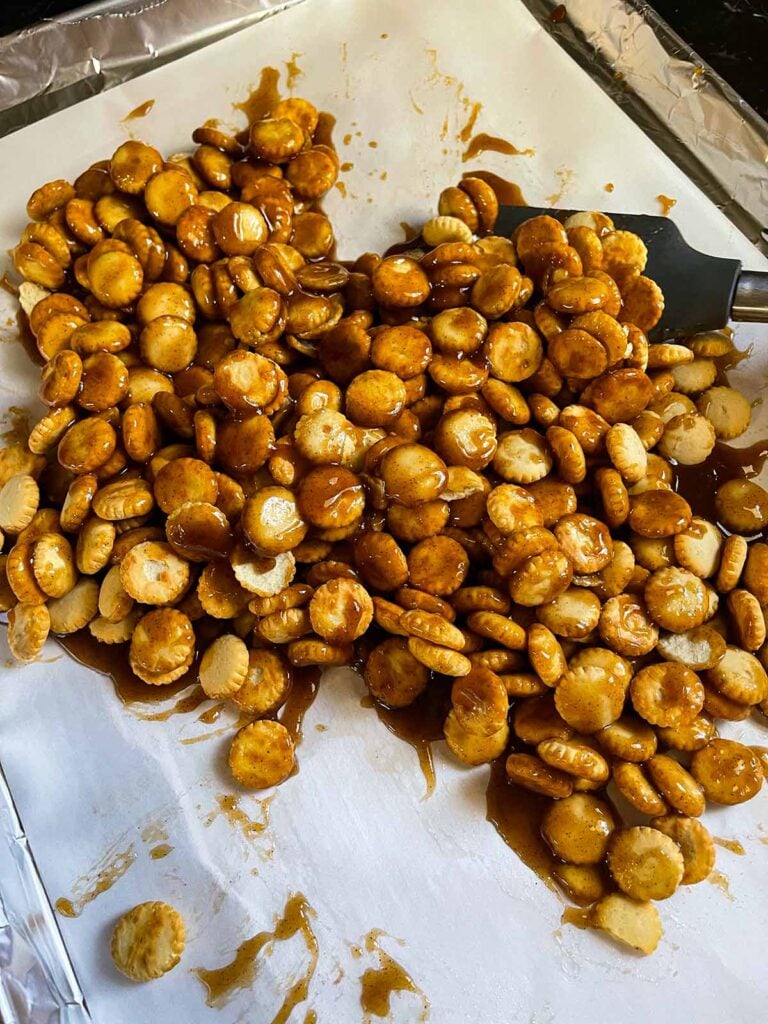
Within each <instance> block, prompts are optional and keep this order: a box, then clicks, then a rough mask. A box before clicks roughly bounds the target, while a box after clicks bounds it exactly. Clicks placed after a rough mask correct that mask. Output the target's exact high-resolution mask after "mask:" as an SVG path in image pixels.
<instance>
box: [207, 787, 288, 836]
mask: <svg viewBox="0 0 768 1024" xmlns="http://www.w3.org/2000/svg"><path fill="white" fill-rule="evenodd" d="M273 800H274V795H273V796H268V797H264V799H262V800H256V801H255V802H256V803H257V804H258V805H259V813H260V817H259V818H256V819H254V818H249V817H248V815H247V814H246V813H245V811H244V810H243V809H242V808H241V807H240V798H239V797H237V796H235V795H234V794H232V793H220V794H218V795H217V797H216V803H217V805H218V809H217V810H213V811H211V812H210V814H209V815H208V817H207V818H206V819H205V825H206V827H209V826H210V825H212V824H213V822H214V821H215V820H216V819H217V818H218V817H221V816H223V817H225V818H226V819H227V821H228V822H229V824H230V825H232V827H233V828H239V829H240V831H241V832H242V834H243V837H244V838H245V839H255V838H257V837H258V836H260V835H261V834H262V832H265V831H266V830H267V828H268V827H269V807H270V804H271V803H272V801H273Z"/></svg>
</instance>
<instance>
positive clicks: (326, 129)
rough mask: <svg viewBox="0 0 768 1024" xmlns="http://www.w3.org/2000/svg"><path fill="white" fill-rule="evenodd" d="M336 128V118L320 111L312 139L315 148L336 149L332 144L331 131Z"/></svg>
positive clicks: (324, 111) (325, 111)
mask: <svg viewBox="0 0 768 1024" xmlns="http://www.w3.org/2000/svg"><path fill="white" fill-rule="evenodd" d="M335 127H336V118H335V117H334V116H333V114H329V113H328V111H327V110H321V111H320V113H319V115H318V118H317V128H315V134H314V136H313V137H312V141H313V144H314V145H315V146H330V148H331V149H336V146H335V145H334V142H333V129H334V128H335Z"/></svg>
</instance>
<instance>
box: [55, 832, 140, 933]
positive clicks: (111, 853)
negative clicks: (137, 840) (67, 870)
mask: <svg viewBox="0 0 768 1024" xmlns="http://www.w3.org/2000/svg"><path fill="white" fill-rule="evenodd" d="M135 860H136V850H135V849H134V846H133V843H131V845H130V846H128V847H127V849H125V850H115V849H114V847H111V848H110V849H109V850H107V852H106V853H105V854H104V856H103V857H102V858H101V860H100V861H98V862H97V863H96V864H95V865H94V866H93V868H92V869H91V871H89V872H88V874H85V875H81V876H80V878H78V879H77V881H76V882H75V884H74V885H73V886H72V896H71V898H69V899H66V898H61V899H58V900H56V903H55V904H54V906H55V907H56V909H57V910H58V912H59V913H60V914H62V915H63V916H64V917H79V916H80V914H82V912H83V910H84V909H85V908H86V907H87V906H88V904H89V903H92V902H93V901H94V900H95V899H96V897H97V896H101V894H102V893H104V892H107V890H108V889H111V888H112V886H113V885H114V884H115V882H117V881H118V880H119V879H121V878H122V877H123V875H124V874H125V873H126V871H127V870H128V869H129V868H130V866H131V864H133V862H134V861H135Z"/></svg>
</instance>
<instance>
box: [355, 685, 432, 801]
mask: <svg viewBox="0 0 768 1024" xmlns="http://www.w3.org/2000/svg"><path fill="white" fill-rule="evenodd" d="M365 699H366V698H365V697H364V698H363V701H364V700H365ZM368 700H369V701H370V703H366V704H363V701H361V702H360V703H361V704H363V707H369V708H373V709H374V710H375V711H376V714H377V715H378V716H379V720H380V721H381V722H383V723H384V725H386V727H387V728H388V729H389V731H390V732H392V733H394V734H395V736H397V737H398V739H401V740H403V741H404V742H405V743H407V744H408V745H409V746H410V747H413V749H414V750H415V751H416V756H417V757H418V759H419V767H420V768H421V773H422V775H423V776H424V782H425V783H426V787H427V788H426V791H425V793H424V799H425V800H426V799H427V798H428V797H430V796H431V795H432V793H433V792H434V790H435V782H436V778H435V763H434V760H433V758H432V744H433V743H434V742H435V740H441V739H442V738H443V723H444V722H445V718H446V715H447V714H448V711H449V707H450V690H448V689H444V688H443V687H441V686H439V685H438V686H434V685H433V686H428V687H427V689H426V690H425V691H424V692H423V693H422V694H420V696H418V697H417V698H416V700H415V701H414V702H413V704H409V705H408V707H405V708H388V707H386V705H384V704H380V703H379V701H377V700H373V699H372V698H371V697H368Z"/></svg>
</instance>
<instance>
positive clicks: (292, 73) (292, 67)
mask: <svg viewBox="0 0 768 1024" xmlns="http://www.w3.org/2000/svg"><path fill="white" fill-rule="evenodd" d="M303 56H304V54H302V53H292V54H291V59H290V60H286V61H283V63H284V64H285V71H286V75H285V87H286V89H287V90H288V92H291V93H292V92H293V87H294V86H295V85H296V79H297V78H303V77H304V72H303V71H302V70H301V68H300V67H299V65H298V64H297V63H296V60H297V58H298V57H303Z"/></svg>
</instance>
